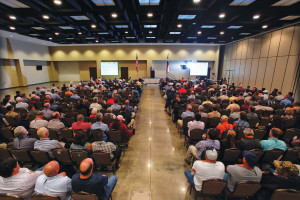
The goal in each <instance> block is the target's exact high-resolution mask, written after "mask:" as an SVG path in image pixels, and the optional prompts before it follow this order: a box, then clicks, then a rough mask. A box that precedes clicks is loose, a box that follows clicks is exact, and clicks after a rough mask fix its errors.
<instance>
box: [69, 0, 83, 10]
mask: <svg viewBox="0 0 300 200" xmlns="http://www.w3.org/2000/svg"><path fill="white" fill-rule="evenodd" d="M66 1H67V2H68V3H69V4H71V5H72V6H73V7H74V8H75V9H76V10H77V11H82V7H81V6H80V5H79V4H78V3H77V1H76V0H66Z"/></svg>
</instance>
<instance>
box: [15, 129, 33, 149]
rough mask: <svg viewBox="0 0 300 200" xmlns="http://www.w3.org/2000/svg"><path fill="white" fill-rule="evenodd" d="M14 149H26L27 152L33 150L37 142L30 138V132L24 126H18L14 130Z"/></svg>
mask: <svg viewBox="0 0 300 200" xmlns="http://www.w3.org/2000/svg"><path fill="white" fill-rule="evenodd" d="M14 134H15V137H16V138H15V139H14V148H15V149H26V150H27V151H31V150H33V147H34V143H35V142H36V141H37V139H35V138H28V137H27V134H28V131H27V130H26V129H25V128H24V127H23V126H18V127H17V128H15V130H14Z"/></svg>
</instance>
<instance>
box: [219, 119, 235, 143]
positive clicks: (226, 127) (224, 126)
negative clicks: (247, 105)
mask: <svg viewBox="0 0 300 200" xmlns="http://www.w3.org/2000/svg"><path fill="white" fill-rule="evenodd" d="M217 129H219V130H220V134H219V135H218V138H219V139H221V138H222V134H223V132H224V131H226V130H229V129H233V125H232V124H229V123H228V117H227V116H226V115H222V117H221V123H220V124H219V125H218V126H217Z"/></svg>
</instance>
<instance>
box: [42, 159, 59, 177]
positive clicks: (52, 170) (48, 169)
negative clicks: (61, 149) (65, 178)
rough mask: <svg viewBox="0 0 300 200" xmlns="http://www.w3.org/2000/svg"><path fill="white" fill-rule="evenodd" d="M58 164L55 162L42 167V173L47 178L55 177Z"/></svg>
mask: <svg viewBox="0 0 300 200" xmlns="http://www.w3.org/2000/svg"><path fill="white" fill-rule="evenodd" d="M59 169H60V168H59V164H58V162H57V161H54V160H53V161H51V162H49V163H48V164H47V165H45V167H44V173H45V175H46V176H47V177H53V176H56V175H57V174H58V172H59Z"/></svg>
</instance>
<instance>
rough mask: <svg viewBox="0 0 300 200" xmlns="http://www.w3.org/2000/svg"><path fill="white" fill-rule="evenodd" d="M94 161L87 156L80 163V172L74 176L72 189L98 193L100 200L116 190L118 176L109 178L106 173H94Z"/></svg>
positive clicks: (103, 199)
mask: <svg viewBox="0 0 300 200" xmlns="http://www.w3.org/2000/svg"><path fill="white" fill-rule="evenodd" d="M93 166H94V162H93V160H92V159H91V158H86V159H84V160H83V161H82V162H81V163H80V169H79V170H80V173H76V174H75V175H74V176H73V177H72V182H71V183H72V190H73V191H74V192H80V191H83V192H87V193H90V194H96V195H97V196H98V200H107V199H108V198H109V196H110V194H111V193H112V191H113V190H114V188H115V186H116V184H117V181H118V178H117V177H116V176H115V175H114V176H111V177H110V178H108V177H107V176H106V175H101V174H94V173H93Z"/></svg>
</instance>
